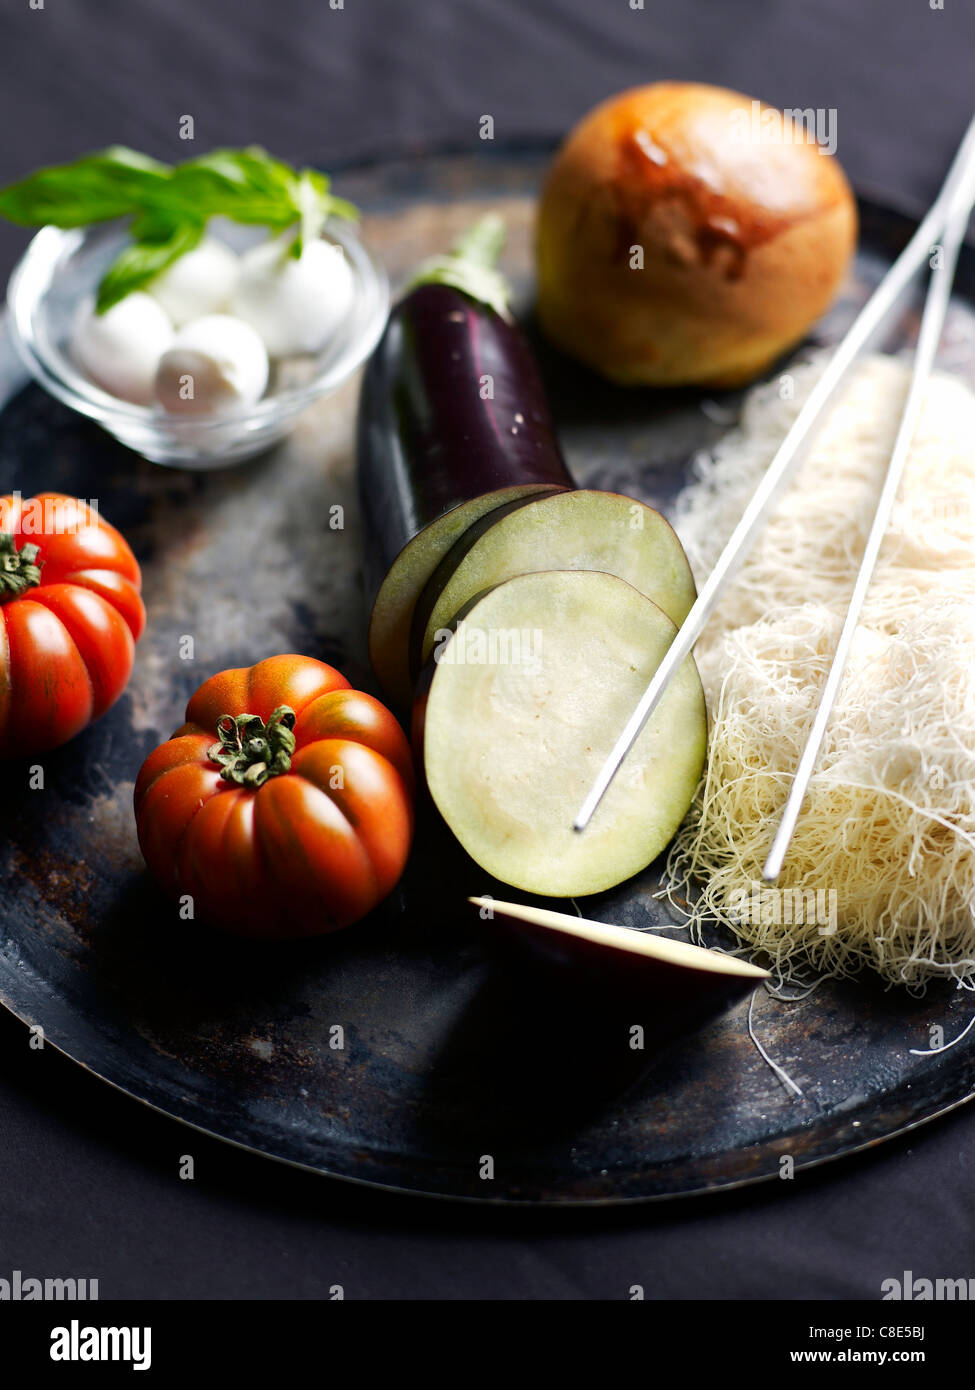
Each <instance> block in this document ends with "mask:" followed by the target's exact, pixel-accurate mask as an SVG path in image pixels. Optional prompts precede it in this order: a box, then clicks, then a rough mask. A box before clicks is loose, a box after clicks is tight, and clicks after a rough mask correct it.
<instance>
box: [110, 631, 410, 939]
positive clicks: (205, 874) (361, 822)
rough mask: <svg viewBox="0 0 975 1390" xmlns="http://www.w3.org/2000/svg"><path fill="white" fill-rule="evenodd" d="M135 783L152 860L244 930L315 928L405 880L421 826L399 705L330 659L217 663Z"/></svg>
mask: <svg viewBox="0 0 975 1390" xmlns="http://www.w3.org/2000/svg"><path fill="white" fill-rule="evenodd" d="M186 719H187V723H186V724H184V725H183V727H182V728H181V729H177V731H176V733H175V734H174V735H173V737H172V738H171V739H170V740H169V742H168V743H164V744H162V745H161V746H160V747H159V748H157V749H156V750H155V752H154V753H150V755H149V757H148V758H147V759H146V761H145V763H144V764H143V767H142V771H141V772H140V773H139V779H138V781H137V782H136V787H135V813H136V822H137V825H138V830H139V843H140V845H141V846H142V853H143V854H144V855H145V860H146V863H147V864H148V866H149V868H150V869H151V871H152V873H153V874H154V875H155V876H156V878H157V879H158V880H159V882H160V883H161V884H162V885H163V887H164V888H166V889H167V891H168V892H169V893H171V894H172V895H173V896H176V897H180V896H183V895H188V896H189V897H190V898H191V899H192V901H193V907H194V915H195V916H199V917H202V918H204V919H205V920H207V921H209V922H212V923H213V924H214V925H216V926H220V927H223V928H224V929H225V930H227V931H231V932H235V933H236V934H237V935H239V936H252V937H268V938H272V937H273V938H279V939H280V938H285V937H300V936H318V935H320V934H321V933H323V932H330V931H336V930H337V929H338V928H339V927H345V926H348V925H349V924H350V923H351V922H356V921H358V920H359V918H360V917H364V916H365V915H366V913H367V912H369V911H371V910H372V908H374V907H375V906H376V904H377V903H379V902H381V901H382V900H383V898H385V897H386V896H387V894H388V893H390V892H391V891H392V889H393V888H394V887H395V885H396V883H397V881H398V880H399V877H400V875H401V874H402V872H403V869H404V867H405V865H406V859H407V856H408V854H409V851H410V843H411V841H412V838H413V763H412V758H411V755H410V748H409V744H408V743H407V741H406V737H405V735H404V734H403V731H402V729H401V728H400V726H399V724H398V723H397V721H396V720H395V719H394V717H393V716H392V715H391V714H390V712H389V710H387V709H386V708H385V706H384V705H381V704H380V703H379V701H378V700H374V699H373V697H372V696H371V695H366V694H363V692H362V691H359V690H352V689H351V688H350V686H349V682H348V681H347V680H346V679H345V677H344V676H343V675H341V674H340V673H339V672H338V671H336V670H335V669H334V668H333V667H331V666H326V665H325V663H324V662H323V661H315V660H313V659H312V658H311V657H305V656H272V657H270V658H269V659H268V660H267V661H261V662H259V664H258V665H257V666H251V667H244V668H241V669H239V670H234V671H222V672H221V673H220V674H219V675H217V676H212V677H211V678H210V680H208V681H207V682H206V683H205V684H204V685H202V686H201V687H200V689H199V690H198V691H197V692H196V694H195V695H194V696H193V698H192V700H190V703H189V705H188V706H187V708H186Z"/></svg>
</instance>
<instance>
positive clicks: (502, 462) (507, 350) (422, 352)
mask: <svg viewBox="0 0 975 1390" xmlns="http://www.w3.org/2000/svg"><path fill="white" fill-rule="evenodd" d="M486 378H490V391H489V392H488V391H486V389H485V385H486V384H485V379H486ZM485 395H487V398H486V399H485V398H484V397H485ZM356 447H357V456H358V475H359V495H360V501H361V506H362V516H363V526H364V533H365V543H366V546H365V548H366V593H367V598H368V601H369V603H370V605H371V604H372V603H373V602H374V600H375V597H376V594H377V593H378V591H379V588H380V586H381V585H382V583H383V580H384V579H385V578H386V576H387V574H388V573H389V571H390V569H391V568H392V566H393V564H394V562H395V560H396V558H397V556H398V555H399V554H400V552H401V551H402V550H403V548H404V546H406V545H407V544H408V543H409V542H410V541H411V540H412V539H413V538H414V537H415V536H417V535H419V533H420V532H421V531H423V530H424V529H425V528H426V527H427V526H429V525H430V524H431V523H432V522H434V521H436V520H437V519H438V518H439V517H441V516H443V515H444V514H445V513H447V512H449V511H452V510H453V509H454V508H455V507H458V506H460V505H461V504H463V503H464V502H469V501H471V500H473V499H474V498H477V497H481V496H484V495H485V494H487V493H491V492H495V491H497V490H499V489H504V488H510V487H522V486H523V487H526V488H527V487H533V486H534V487H537V488H538V489H539V490H543V489H545V488H548V487H572V486H573V485H574V484H573V482H572V478H571V477H570V475H569V471H568V469H567V468H566V465H565V460H564V459H563V457H562V452H561V449H560V448H559V444H558V440H557V438H556V434H555V427H554V424H553V421H552V416H551V413H550V411H549V407H548V402H547V400H546V397H545V390H544V387H543V385H542V380H541V377H540V375H539V372H538V368H537V366H536V365H535V360H534V358H533V356H532V353H531V350H530V348H529V347H528V344H527V342H526V341H525V339H524V337H523V336H522V334H521V332H520V330H519V329H518V327H517V326H516V325H515V324H513V323H510V322H508V321H507V320H505V319H503V318H501V316H500V315H499V314H497V313H495V312H494V310H493V309H489V308H487V307H486V306H484V305H481V304H478V303H477V302H475V301H474V300H472V299H470V298H468V296H467V295H465V294H463V293H461V292H460V291H459V290H455V289H453V288H452V287H450V286H448V285H438V284H424V285H419V286H418V287H417V288H416V289H414V290H412V291H411V292H410V293H409V294H407V295H406V296H405V298H403V299H402V300H400V302H399V303H398V304H397V305H396V306H395V308H394V309H393V311H392V313H391V314H390V317H389V322H388V323H387V325H386V329H385V332H384V333H383V336H382V338H381V339H380V341H379V344H378V346H377V347H376V350H375V352H374V353H373V355H372V357H371V358H370V360H369V363H368V365H367V366H366V369H365V373H364V376H363V382H362V393H361V396H360V400H359V420H358V438H357V446H356Z"/></svg>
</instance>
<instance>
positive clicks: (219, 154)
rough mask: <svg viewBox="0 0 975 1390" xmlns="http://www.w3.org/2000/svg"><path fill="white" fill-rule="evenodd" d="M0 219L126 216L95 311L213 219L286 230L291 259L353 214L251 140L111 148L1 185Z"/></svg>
mask: <svg viewBox="0 0 975 1390" xmlns="http://www.w3.org/2000/svg"><path fill="white" fill-rule="evenodd" d="M0 216H3V217H6V218H7V219H8V220H9V221H11V222H16V223H18V224H19V225H20V226H24V227H43V226H48V225H51V224H53V225H54V226H55V227H87V226H89V225H90V224H91V223H93V222H108V221H111V220H113V219H115V218H118V217H131V219H132V223H131V231H132V241H131V242H130V244H129V245H128V246H126V247H125V249H124V250H123V251H122V252H121V253H120V255H119V256H118V257H117V258H116V260H115V261H114V263H113V264H112V265H111V266H110V268H109V269H108V271H107V272H106V274H105V275H104V277H103V278H102V281H101V283H100V285H99V287H98V296H97V302H96V308H97V311H98V313H100V314H102V313H104V312H105V310H106V309H110V308H111V307H112V305H113V304H117V303H118V301H119V300H120V299H124V297H125V296H126V295H127V294H131V293H132V291H133V290H139V289H144V288H145V286H146V285H148V284H149V283H150V282H151V281H152V280H154V279H155V278H156V276H157V275H159V274H160V273H161V272H162V271H164V270H165V269H166V267H167V266H169V265H172V263H173V261H175V260H178V258H179V257H180V256H182V255H184V254H185V253H186V252H187V251H190V250H192V249H193V247H194V246H196V245H197V243H198V242H199V241H200V239H201V237H202V236H203V233H204V231H205V230H206V225H207V222H208V221H209V220H210V218H211V217H217V216H221V217H229V218H231V219H232V220H233V221H234V222H243V223H247V224H249V225H251V226H260V227H267V228H268V230H269V231H270V232H271V233H272V235H277V234H281V233H284V232H287V231H288V230H289V229H290V228H292V227H294V228H295V234H294V237H293V238H292V241H291V243H290V246H289V247H288V252H289V254H290V255H292V256H295V257H297V256H300V255H301V252H302V248H303V247H304V246H305V245H306V244H307V243H308V242H309V241H311V240H313V239H314V238H315V237H317V236H318V235H319V233H320V232H321V230H322V227H323V225H324V223H325V220H326V218H328V217H344V218H350V219H354V218H356V217H357V216H358V212H357V209H356V208H355V207H353V205H352V204H351V203H348V202H346V201H345V199H343V198H336V197H334V196H333V195H332V194H331V193H330V192H329V180H328V178H327V177H326V175H325V174H322V173H320V172H319V171H318V170H317V169H293V168H292V167H291V166H290V165H289V164H285V163H284V162H283V161H282V160H280V159H274V158H273V157H272V156H271V155H269V154H268V153H267V151H266V150H262V149H261V148H260V147H259V146H256V145H252V146H249V147H248V148H247V149H243V150H232V149H224V150H212V151H211V152H210V154H206V155H202V156H201V157H200V158H199V159H190V160H187V161H186V162H185V163H184V164H175V165H171V164H162V163H160V161H159V160H156V159H151V158H149V156H148V155H143V154H139V153H138V152H137V151H135V150H129V149H126V148H125V147H124V146H121V145H116V146H113V147H112V148H111V149H107V150H102V151H100V152H99V153H97V154H91V155H85V156H84V157H83V158H82V159H78V160H75V161H74V162H73V163H71V164H57V165H53V166H51V167H50V168H47V169H38V170H37V172H36V173H34V174H31V175H30V176H29V177H28V178H26V179H21V180H20V182H18V183H12V184H10V185H9V186H8V187H7V188H3V189H0Z"/></svg>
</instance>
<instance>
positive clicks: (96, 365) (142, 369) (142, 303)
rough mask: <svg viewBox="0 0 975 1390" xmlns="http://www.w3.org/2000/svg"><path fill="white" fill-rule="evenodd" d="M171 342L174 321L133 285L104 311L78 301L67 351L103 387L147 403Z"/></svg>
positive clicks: (151, 396)
mask: <svg viewBox="0 0 975 1390" xmlns="http://www.w3.org/2000/svg"><path fill="white" fill-rule="evenodd" d="M172 341H173V325H172V324H171V323H170V322H169V319H168V318H167V317H166V315H165V313H164V312H163V310H162V308H161V307H160V305H159V304H157V302H156V301H155V300H154V299H153V298H152V296H151V295H148V294H143V293H142V291H141V290H136V291H134V292H133V293H132V294H127V295H126V296H125V298H124V299H120V300H119V302H118V303H117V304H113V305H112V307H111V309H108V310H107V311H106V312H105V313H104V314H96V313H95V309H94V305H93V304H90V303H85V304H82V305H81V306H80V308H79V310H78V312H77V314H76V316H75V321H74V327H73V330H72V334H71V344H70V346H71V355H72V357H74V359H75V361H76V362H77V363H78V365H79V367H81V368H82V370H83V371H85V372H87V374H88V375H89V376H90V377H91V379H92V381H94V382H95V383H96V384H97V385H99V386H101V387H102V389H103V390H105V391H108V392H110V393H111V394H112V395H113V396H119V397H120V398H121V399H122V400H124V401H133V402H135V404H137V405H148V404H149V403H150V402H151V401H152V398H153V386H154V383H155V379H156V368H157V367H158V366H159V359H160V357H161V356H162V354H163V353H164V352H165V351H166V349H167V348H168V347H169V345H170V344H171V343H172Z"/></svg>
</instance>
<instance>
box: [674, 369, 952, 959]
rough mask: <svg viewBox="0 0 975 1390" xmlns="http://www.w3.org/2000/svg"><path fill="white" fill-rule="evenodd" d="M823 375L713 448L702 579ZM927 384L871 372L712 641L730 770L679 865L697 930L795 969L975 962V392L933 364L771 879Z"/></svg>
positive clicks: (684, 510)
mask: <svg viewBox="0 0 975 1390" xmlns="http://www.w3.org/2000/svg"><path fill="white" fill-rule="evenodd" d="M821 370H822V362H821V360H820V361H815V362H812V363H809V364H807V365H805V366H803V367H800V368H797V369H795V370H794V372H793V375H792V377H791V378H789V379H788V380H790V381H792V382H793V383H794V387H795V390H794V394H793V395H792V396H791V397H790V398H788V399H782V397H781V395H780V386H779V384H778V383H773V384H771V385H770V386H763V387H760V388H758V389H757V390H755V391H753V392H752V393H751V395H750V397H749V398H748V401H747V402H746V406H745V409H744V412H743V415H742V420H741V424H740V425H739V426H738V427H737V428H736V429H735V430H734V431H733V432H732V433H731V434H730V435H728V436H726V437H725V439H724V440H723V441H722V442H721V443H720V444H719V445H718V446H717V448H716V449H715V450H714V452H713V454H712V455H710V456H709V457H707V458H703V459H700V460H699V461H698V464H697V477H696V479H695V481H694V482H692V483H691V485H690V486H689V487H688V488H686V489H685V490H684V492H683V494H682V495H681V498H680V499H679V502H678V510H677V517H676V526H677V531H678V533H679V535H680V537H681V539H682V541H683V542H684V545H685V546H686V548H687V551H688V555H689V558H690V560H691V564H692V566H693V568H694V571H695V574H696V576H697V578H698V580H699V581H700V580H702V579H703V578H704V577H705V575H706V574H707V572H708V570H709V568H710V567H711V565H712V564H713V563H714V560H715V559H716V558H717V555H718V554H719V553H720V550H721V548H722V546H723V545H724V543H725V541H726V540H727V538H728V536H729V535H730V533H731V531H732V529H733V527H734V525H735V523H736V522H737V520H738V518H739V517H740V515H741V512H742V511H743V509H744V507H745V505H746V503H747V501H748V499H749V497H750V496H751V494H752V493H753V492H754V490H755V487H756V486H757V484H758V481H759V479H760V478H761V476H762V474H763V473H764V471H765V469H766V468H767V467H768V464H769V462H770V461H771V458H772V456H773V454H774V452H775V449H776V447H777V446H778V444H779V443H780V442H781V439H782V437H783V436H784V434H785V432H786V430H787V429H788V427H789V425H790V423H791V421H792V420H793V419H794V417H795V415H796V413H797V412H798V410H799V408H800V406H801V404H802V401H803V400H804V399H805V397H806V395H807V394H808V392H809V390H810V388H811V386H812V384H813V382H814V381H815V379H816V376H817V375H818V373H819V372H820V371H821ZM907 382H908V370H907V368H906V367H905V366H904V365H903V364H902V363H900V362H898V361H896V360H894V359H892V358H889V357H872V358H868V359H867V360H866V361H865V362H863V363H862V364H861V365H860V367H859V368H858V369H856V370H855V372H854V374H853V376H852V379H851V382H850V384H849V385H848V387H847V388H846V389H845V391H844V394H843V396H842V398H841V399H840V401H839V403H838V404H836V405H834V406H833V407H832V408H831V409H830V410H829V412H828V415H827V417H826V420H825V422H824V424H823V425H822V427H821V428H820V429H819V431H818V433H817V435H816V437H815V439H814V441H813V443H812V445H811V446H810V448H809V450H808V452H807V455H806V457H805V459H804V461H803V463H802V464H801V466H800V468H799V471H798V474H797V476H796V479H795V480H794V481H793V483H792V484H791V485H790V487H789V488H788V490H787V491H786V492H785V493H784V494H783V496H782V498H781V499H780V500H779V502H778V503H777V504H776V507H775V509H774V511H773V513H772V515H771V516H770V517H769V519H768V520H767V522H766V524H765V527H764V529H763V531H762V533H761V535H760V536H759V538H758V540H757V542H756V544H755V547H754V549H753V550H752V552H751V555H750V556H749V558H748V559H747V560H746V561H745V564H744V565H743V567H742V570H741V571H740V573H739V575H738V577H737V579H736V580H735V582H734V583H733V584H732V586H731V587H730V588H729V590H728V591H727V593H726V594H725V596H724V597H723V599H722V601H721V603H720V605H719V607H718V609H717V610H716V612H715V614H714V615H713V617H712V619H711V621H710V622H709V624H708V626H707V628H706V629H705V631H704V633H703V635H702V637H701V639H700V641H699V643H698V646H697V648H696V653H695V655H696V658H697V662H698V666H699V668H700V670H701V677H702V680H703V682H704V687H705V691H706V694H707V697H708V707H709V712H710V724H711V727H710V736H709V760H708V769H707V774H706V777H705V780H704V782H703V783H702V786H701V788H700V790H699V792H698V796H697V799H696V801H695V804H694V806H693V808H692V811H691V814H690V815H689V817H688V819H687V821H686V822H685V824H684V826H683V828H682V830H681V831H680V833H679V835H678V837H677V840H676V841H675V843H674V846H673V848H672V851H671V856H670V861H669V871H670V881H671V883H672V884H673V885H682V886H688V887H689V886H691V885H693V886H694V891H695V892H696V893H698V896H697V898H696V900H695V903H694V907H693V909H692V912H693V916H692V923H693V924H694V925H696V926H699V925H700V923H701V922H702V921H703V920H704V919H705V918H706V917H707V916H710V915H712V914H716V915H717V916H719V917H720V918H721V919H722V920H724V921H725V922H727V923H728V924H729V925H730V926H731V927H732V929H733V930H734V931H735V933H736V934H737V936H738V937H739V939H740V940H741V941H742V943H743V944H745V945H748V946H750V947H752V948H758V949H761V950H763V951H765V952H767V953H768V955H769V956H770V958H771V961H772V965H773V969H774V971H775V973H776V974H777V976H778V977H779V978H780V979H788V980H797V979H801V978H803V977H804V975H805V976H808V974H809V973H810V971H811V972H813V973H815V974H819V975H823V974H828V975H844V974H850V973H852V972H854V971H855V970H857V969H858V968H860V967H861V966H864V965H868V966H871V967H873V968H874V969H875V970H877V971H879V972H880V974H881V975H882V976H883V977H884V978H886V979H887V980H889V981H891V982H897V983H903V984H906V985H909V986H917V985H920V984H923V982H924V981H925V980H927V979H930V978H932V977H934V976H938V975H941V976H950V977H953V978H955V979H956V980H958V981H959V982H961V983H964V984H966V985H969V986H970V985H971V984H972V983H973V977H975V910H973V909H975V395H973V394H972V393H971V392H970V391H969V390H968V389H967V387H965V385H964V384H963V383H961V382H960V381H958V380H956V379H954V378H951V377H946V376H943V375H935V376H933V377H932V378H931V381H930V384H929V388H928V391H927V395H926V399H925V404H924V409H923V412H922V417H921V420H920V424H919V427H918V430H917V434H916V437H915V441H914V444H913V446H912V449H911V452H910V456H909V458H908V462H907V467H906V470H905V475H904V480H903V484H902V487H901V490H900V496H899V500H898V503H897V507H896V511H895V515H894V518H893V520H892V523H891V526H890V529H889V532H888V536H887V539H886V541H885V543H884V547H883V550H882V552H881V556H880V560H879V562H878V566H877V571H876V574H875V577H874V581H873V583H872V585H871V588H870V592H869V594H868V597H867V602H866V606H865V609H864V614H863V618H862V621H861V624H860V627H859V629H858V631H857V634H856V640H855V643H854V648H853V652H852V655H851V660H850V663H849V666H848V668H847V673H846V676H845V678H844V681H843V684H842V688H841V690H840V694H839V697H838V700H837V703H836V706H835V708H834V711H833V715H832V718H831V720H830V724H829V728H828V730H827V735H826V739H825V742H824V744H823V748H822V751H821V753H820V757H819V761H818V763H817V767H816V770H815V772H814V774H813V778H812V781H811V783H810V786H809V793H808V796H807V798H806V801H805V803H804V805H803V810H802V813H801V816H800V818H799V824H798V827H797V830H796V834H795V838H794V839H793V842H792V845H791V847H790V849H789V853H788V856H787V858H786V862H785V867H784V870H783V873H782V876H781V878H780V880H779V882H778V884H777V885H776V891H775V892H774V893H771V892H770V891H769V890H768V889H767V888H765V889H760V888H759V887H758V885H759V883H760V879H761V871H762V865H763V864H764V861H765V857H766V855H767V853H768V849H769V846H770V843H771V838H772V834H773V832H774V829H775V826H776V824H777V822H778V818H779V815H780V813H781V810H782V807H783V804H784V801H785V797H786V795H787V793H788V789H789V785H790V783H791V779H792V777H793V775H794V773H795V769H796V764H797V762H798V759H799V756H800V753H801V751H802V747H803V744H804V742H805V738H806V735H807V733H808V730H809V726H810V724H811V721H812V718H813V714H814V712H815V708H816V704H817V702H818V699H819V694H820V691H821V689H822V686H823V683H824V681H825V679H826V674H827V671H828V669H829V665H830V661H831V659H832V655H833V652H834V650H835V646H836V641H837V638H838V636H839V630H840V626H841V624H842V620H843V616H844V614H845V612H846V609H847V605H848V603H849V599H850V594H851V591H852V586H853V581H854V577H855V573H856V569H857V566H858V564H859V561H860V557H861V554H862V551H863V547H864V544H865V541H866V536H867V532H868V530H869V527H870V522H871V520H872V516H873V511H874V507H875V504H876V499H877V495H878V492H879V489H880V486H881V483H882V480H883V474H884V471H885V468H886V464H887V461H888V459H889V455H890V448H891V445H892V443H893V438H894V433H895V431H896V428H897V424H898V420H899V417H900V411H901V407H902V405H903V400H904V396H905V393H906V389H907ZM817 893H818V894H820V895H821V896H820V897H818V898H817V897H816V894H817ZM827 903H829V905H830V910H829V912H828V913H827V912H825V911H824V908H825V905H826V904H827ZM814 904H818V910H814V907H813V905H814Z"/></svg>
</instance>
